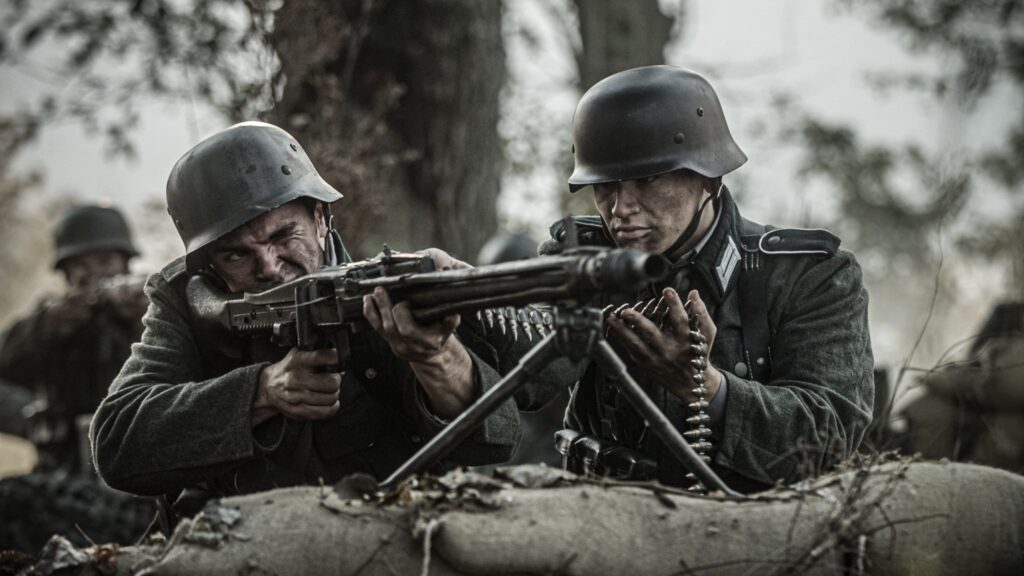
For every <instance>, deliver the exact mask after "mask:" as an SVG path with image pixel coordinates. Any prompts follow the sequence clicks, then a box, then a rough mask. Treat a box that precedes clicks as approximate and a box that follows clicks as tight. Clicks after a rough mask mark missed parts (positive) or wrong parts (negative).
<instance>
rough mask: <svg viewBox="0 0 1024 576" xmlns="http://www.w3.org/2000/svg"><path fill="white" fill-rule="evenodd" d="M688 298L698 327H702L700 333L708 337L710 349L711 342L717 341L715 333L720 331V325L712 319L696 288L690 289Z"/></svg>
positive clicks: (691, 312)
mask: <svg viewBox="0 0 1024 576" xmlns="http://www.w3.org/2000/svg"><path fill="white" fill-rule="evenodd" d="M686 299H687V301H689V302H691V304H690V314H691V315H693V316H695V317H696V318H697V327H698V328H699V329H700V333H701V334H703V335H704V337H705V338H707V339H708V348H709V349H710V347H711V344H713V343H714V341H715V335H716V334H717V333H718V327H717V326H715V321H714V320H712V319H711V314H710V313H709V312H708V307H707V305H706V304H705V303H704V300H702V299H701V297H700V294H699V293H698V292H697V291H696V290H690V293H689V294H687V295H686Z"/></svg>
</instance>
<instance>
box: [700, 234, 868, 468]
mask: <svg viewBox="0 0 1024 576" xmlns="http://www.w3.org/2000/svg"><path fill="white" fill-rule="evenodd" d="M787 258H793V257H787ZM780 264H781V263H780ZM778 268H779V269H782V270H783V273H781V274H773V277H772V278H771V279H770V282H769V294H774V295H775V297H774V298H771V297H769V319H770V320H772V323H771V325H772V327H773V333H772V358H771V361H772V375H771V380H770V381H769V382H765V383H763V384H762V383H760V382H756V381H753V380H747V379H744V378H741V377H739V376H737V375H736V374H733V373H729V372H725V371H722V373H723V375H724V377H725V378H726V379H727V385H728V394H727V396H726V399H725V413H724V418H723V419H722V422H721V424H720V425H719V426H718V427H715V428H713V430H714V432H715V439H716V440H717V443H718V445H719V451H718V453H717V455H716V463H717V464H720V465H722V466H725V467H727V468H730V469H732V470H735V471H736V472H738V473H740V474H742V475H744V476H747V477H749V478H751V479H754V480H756V481H759V482H762V483H765V484H772V483H774V482H775V481H776V480H778V479H782V480H785V481H787V482H792V481H795V480H799V479H801V478H804V477H807V476H809V475H812V474H816V473H819V472H821V471H823V470H825V469H827V468H828V467H830V466H832V465H834V464H836V463H837V462H839V461H841V460H842V459H844V458H846V457H847V456H849V455H851V454H852V453H853V452H854V451H855V450H856V449H857V447H858V445H859V444H860V441H861V439H862V437H863V436H864V432H865V430H866V429H867V426H868V424H869V423H870V421H871V414H872V403H873V397H874V381H873V373H872V367H873V358H872V353H871V340H870V335H869V332H868V294H867V291H866V290H865V289H864V285H863V280H862V276H861V270H860V267H859V265H858V264H857V262H856V260H855V259H854V257H853V255H852V254H850V253H848V252H839V253H838V254H837V255H836V256H834V257H832V258H827V259H824V260H818V261H814V263H813V264H811V265H805V266H797V265H792V266H787V265H780V266H779V267H778Z"/></svg>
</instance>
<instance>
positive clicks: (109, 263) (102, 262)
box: [61, 250, 128, 288]
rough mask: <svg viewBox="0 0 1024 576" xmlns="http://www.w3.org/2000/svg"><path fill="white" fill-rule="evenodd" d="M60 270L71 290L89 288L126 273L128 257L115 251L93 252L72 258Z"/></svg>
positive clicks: (62, 264)
mask: <svg viewBox="0 0 1024 576" xmlns="http://www.w3.org/2000/svg"><path fill="white" fill-rule="evenodd" d="M61 269H62V270H63V271H64V277H65V278H66V279H67V281H68V285H69V286H71V287H72V288H89V287H91V286H94V285H96V284H97V283H99V282H100V281H101V280H106V279H108V278H113V277H114V276H117V275H119V274H125V273H127V272H128V256H127V255H125V254H124V253H123V252H118V251H117V250H93V251H90V252H86V253H84V254H79V255H78V256H72V257H71V258H68V259H67V260H65V261H64V262H63V263H61Z"/></svg>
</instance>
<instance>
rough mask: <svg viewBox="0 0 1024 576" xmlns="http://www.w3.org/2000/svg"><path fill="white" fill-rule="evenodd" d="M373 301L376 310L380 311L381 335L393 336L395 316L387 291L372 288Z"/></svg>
mask: <svg viewBox="0 0 1024 576" xmlns="http://www.w3.org/2000/svg"><path fill="white" fill-rule="evenodd" d="M373 301H374V302H376V303H377V310H378V311H380V322H381V328H382V329H383V332H382V333H383V334H393V333H394V332H395V316H394V310H393V308H392V306H391V296H390V295H388V291H387V290H385V289H384V288H382V287H380V286H378V287H376V288H374V289H373Z"/></svg>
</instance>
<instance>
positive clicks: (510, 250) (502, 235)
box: [476, 232, 537, 266]
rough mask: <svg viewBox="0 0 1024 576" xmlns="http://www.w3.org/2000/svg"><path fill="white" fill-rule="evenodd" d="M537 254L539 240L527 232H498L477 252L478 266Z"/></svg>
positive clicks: (531, 256) (522, 258) (524, 258)
mask: <svg viewBox="0 0 1024 576" xmlns="http://www.w3.org/2000/svg"><path fill="white" fill-rule="evenodd" d="M536 255H537V242H536V241H535V240H533V239H532V238H530V237H529V236H527V235H526V234H522V233H518V232H498V233H497V234H495V235H494V236H491V238H490V239H489V240H488V241H487V242H485V243H484V245H483V247H482V248H480V253H479V254H477V257H476V263H477V265H478V266H486V265H488V264H501V263H502V262H513V261H515V260H526V259H527V258H533V257H534V256H536Z"/></svg>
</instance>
